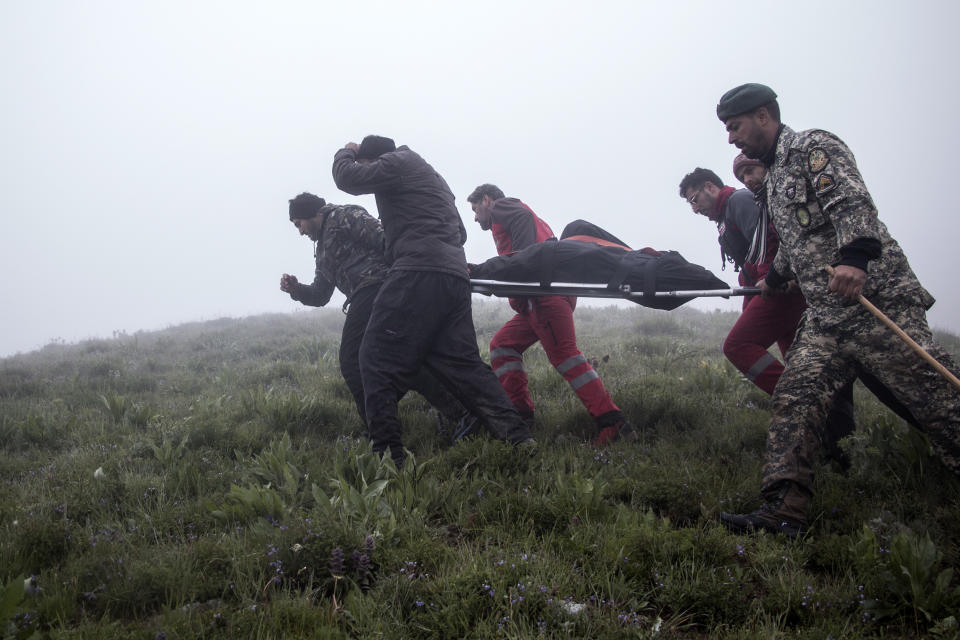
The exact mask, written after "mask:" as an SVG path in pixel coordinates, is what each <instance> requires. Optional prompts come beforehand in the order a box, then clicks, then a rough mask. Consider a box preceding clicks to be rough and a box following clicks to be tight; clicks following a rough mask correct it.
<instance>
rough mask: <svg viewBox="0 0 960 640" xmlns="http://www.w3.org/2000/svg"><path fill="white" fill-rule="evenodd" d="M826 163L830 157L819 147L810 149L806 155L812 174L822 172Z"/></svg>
mask: <svg viewBox="0 0 960 640" xmlns="http://www.w3.org/2000/svg"><path fill="white" fill-rule="evenodd" d="M828 162H830V156H828V155H827V152H826V151H824V150H823V149H821V148H820V147H814V148H813V149H810V153H808V154H807V164H808V165H809V167H810V171H811V172H812V173H820V172H821V171H823V168H824V167H825V166H827V163H828Z"/></svg>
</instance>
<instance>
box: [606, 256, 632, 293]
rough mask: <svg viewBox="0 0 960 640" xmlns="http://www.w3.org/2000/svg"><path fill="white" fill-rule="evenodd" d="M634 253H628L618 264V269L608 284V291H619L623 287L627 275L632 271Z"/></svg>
mask: <svg viewBox="0 0 960 640" xmlns="http://www.w3.org/2000/svg"><path fill="white" fill-rule="evenodd" d="M633 255H634V254H633V252H632V251H627V252H625V253H624V254H623V256H622V257H621V258H620V261H619V262H618V263H617V268H616V270H615V271H614V272H613V275H612V276H610V281H609V282H608V283H607V289H619V288H620V287H621V285H623V281H624V280H625V279H626V277H627V273H628V272H629V271H630V266H631V263H632V262H633V261H634V257H633Z"/></svg>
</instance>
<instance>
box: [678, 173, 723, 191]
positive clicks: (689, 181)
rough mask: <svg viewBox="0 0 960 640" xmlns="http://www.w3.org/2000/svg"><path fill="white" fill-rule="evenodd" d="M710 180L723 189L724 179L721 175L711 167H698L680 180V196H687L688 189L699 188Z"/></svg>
mask: <svg viewBox="0 0 960 640" xmlns="http://www.w3.org/2000/svg"><path fill="white" fill-rule="evenodd" d="M708 182H712V183H713V184H715V185H716V186H717V188H718V189H723V180H721V179H720V176H718V175H717V174H715V173H714V172H713V171H710V169H703V168H701V167H697V168H696V169H694V170H693V171H691V172H690V173H688V174H687V175H685V176H683V180H681V181H680V197H681V198H686V197H687V189H699V188H700V187H702V186H703V185H704V184H706V183H708Z"/></svg>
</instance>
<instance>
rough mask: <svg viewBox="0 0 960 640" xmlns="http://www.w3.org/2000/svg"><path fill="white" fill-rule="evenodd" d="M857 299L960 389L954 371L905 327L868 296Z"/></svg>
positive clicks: (831, 269)
mask: <svg viewBox="0 0 960 640" xmlns="http://www.w3.org/2000/svg"><path fill="white" fill-rule="evenodd" d="M827 273H829V274H830V276H831V277H833V275H834V271H833V267H829V266H828V267H827ZM857 301H858V302H859V303H860V304H862V305H863V306H864V307H866V308H867V310H868V311H869V312H870V313H872V314H873V315H875V316H876V317H877V319H878V320H880V322H882V323H883V324H885V325H887V328H888V329H890V330H891V331H893V332H894V333H895V334H897V335H898V336H900V339H901V340H903V341H904V342H906V343H907V344H908V345H909V346H910V348H911V349H913V350H914V351H916V352H917V355H919V356H920V357H921V358H923V359H924V360H926V361H927V362H928V363H930V365H931V366H932V367H933V368H934V369H936V370H937V372H938V373H939V374H940V375H942V376H943V377H944V378H946V379H947V380H949V381H950V382H951V383H952V384H953V386H955V387H956V388H957V389H960V379H957V376H955V375H953V374H952V373H950V370H949V369H947V368H946V367H945V366H943V365H942V364H940V362H938V361H937V359H936V358H934V357H933V356H932V355H930V354H929V353H927V351H926V349H924V348H923V347H921V346H920V345H919V344H917V343H916V341H915V340H914V339H913V338H911V337H910V336H908V335H907V333H906V332H905V331H904V330H903V329H901V328H900V327H899V326H897V323H896V322H894V321H893V320H891V319H890V318H888V317H887V314H885V313H884V312H883V311H880V309H877V307H876V306H874V304H873V303H872V302H870V301H869V300H867V299H866V298H864V297H863V296H862V295H858V296H857Z"/></svg>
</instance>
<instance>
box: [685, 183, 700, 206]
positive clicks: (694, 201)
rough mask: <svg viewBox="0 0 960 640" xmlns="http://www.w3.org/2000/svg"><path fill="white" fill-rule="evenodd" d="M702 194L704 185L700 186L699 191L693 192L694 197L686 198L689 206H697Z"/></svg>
mask: <svg viewBox="0 0 960 640" xmlns="http://www.w3.org/2000/svg"><path fill="white" fill-rule="evenodd" d="M702 192H703V185H700V186H699V187H698V188H697V190H696V191H694V192H693V195H692V196H690V197H689V198H685V200H686V201H687V204H689V205H690V206H691V207H695V206H697V198H699V197H700V194H701V193H702Z"/></svg>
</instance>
